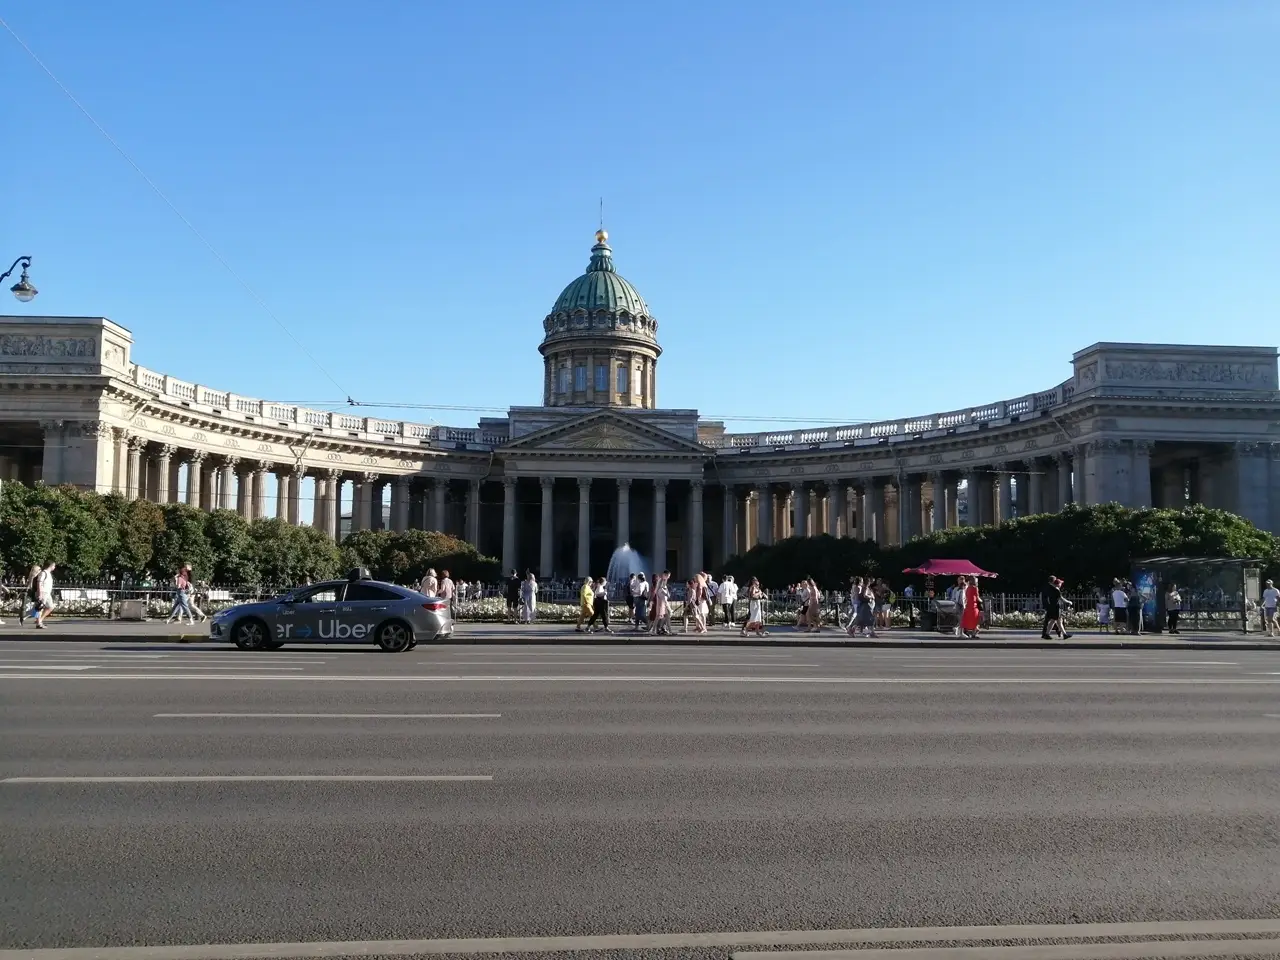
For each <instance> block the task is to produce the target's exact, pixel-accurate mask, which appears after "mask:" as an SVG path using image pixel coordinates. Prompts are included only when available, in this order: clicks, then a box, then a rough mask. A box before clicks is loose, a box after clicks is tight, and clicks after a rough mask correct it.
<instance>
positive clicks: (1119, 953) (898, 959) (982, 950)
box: [730, 937, 1280, 960]
mask: <svg viewBox="0 0 1280 960" xmlns="http://www.w3.org/2000/svg"><path fill="white" fill-rule="evenodd" d="M1277 952H1280V940H1278V939H1273V938H1270V937H1268V938H1267V939H1264V940H1146V941H1136V942H1133V941H1130V942H1128V943H1055V944H1048V943H1039V944H1024V945H1022V946H1017V947H915V948H914V949H912V948H908V949H902V948H896V949H895V948H892V947H890V948H888V949H885V948H873V949H870V950H856V949H846V950H735V951H734V952H733V953H731V954H730V957H731V958H732V960H1145V958H1148V957H1151V958H1161V960H1175V958H1183V957H1237V956H1238V957H1273V956H1275V955H1276V953H1277Z"/></svg>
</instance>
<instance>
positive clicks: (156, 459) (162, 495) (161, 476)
mask: <svg viewBox="0 0 1280 960" xmlns="http://www.w3.org/2000/svg"><path fill="white" fill-rule="evenodd" d="M172 461H173V447H172V446H170V445H169V444H167V443H161V444H159V445H157V446H156V449H155V452H154V454H153V456H152V463H153V464H154V465H155V469H156V488H155V501H156V503H168V502H169V468H170V467H171V466H172V465H173V464H172Z"/></svg>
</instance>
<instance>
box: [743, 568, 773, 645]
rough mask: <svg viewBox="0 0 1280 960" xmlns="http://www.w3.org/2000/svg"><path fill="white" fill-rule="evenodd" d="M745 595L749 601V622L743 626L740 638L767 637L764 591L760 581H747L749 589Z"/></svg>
mask: <svg viewBox="0 0 1280 960" xmlns="http://www.w3.org/2000/svg"><path fill="white" fill-rule="evenodd" d="M743 595H744V596H745V598H746V601H747V621H746V623H744V624H743V625H742V632H741V633H740V634H739V636H743V637H745V636H748V635H754V636H757V637H767V636H768V635H769V633H768V631H767V630H765V628H764V591H763V590H762V589H761V588H760V581H759V580H757V579H756V578H755V577H752V578H751V579H750V580H749V581H747V589H746V590H745V591H744V594H743Z"/></svg>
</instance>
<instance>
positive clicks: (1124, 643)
mask: <svg viewBox="0 0 1280 960" xmlns="http://www.w3.org/2000/svg"><path fill="white" fill-rule="evenodd" d="M6 640H15V641H16V640H22V641H32V640H34V641H39V642H45V643H104V644H107V643H160V644H163V643H168V644H189V643H209V644H216V645H217V646H219V647H222V646H225V647H228V648H229V647H230V644H229V643H226V642H225V641H215V640H210V639H209V636H208V634H204V633H198V634H196V633H190V634H176V633H171V634H165V635H157V634H154V633H143V634H123V635H120V634H115V635H107V636H104V635H103V634H100V633H74V634H72V633H57V632H54V633H52V635H50V634H48V633H42V634H35V632H34V631H32V632H31V633H27V632H23V633H21V634H19V635H0V643H4V642H5V641H6ZM448 642H449V643H453V644H458V645H471V646H485V645H495V646H497V645H501V646H511V645H514V644H528V645H530V646H594V647H626V646H670V647H804V648H810V649H824V648H825V649H847V648H873V649H888V650H892V649H907V650H910V649H920V650H938V649H942V650H1280V643H1267V642H1265V641H1260V640H1178V641H1175V640H1146V641H1140V640H1139V641H1134V640H1103V641H1094V642H1089V641H1083V640H1073V641H1052V640H1049V641H1045V640H1039V639H1036V640H981V639H979V640H942V639H939V640H922V639H905V638H904V639H900V640H899V639H884V640H870V639H864V638H858V639H854V638H848V639H840V640H807V639H800V638H794V639H793V638H789V637H783V638H779V639H776V640H774V639H768V640H763V639H757V638H749V639H729V638H727V637H726V638H710V639H705V640H695V639H693V638H686V637H666V638H663V639H661V640H655V639H648V638H646V639H644V640H641V639H639V638H637V639H635V640H632V639H628V638H627V637H624V636H613V637H608V636H606V637H604V638H599V639H597V638H596V637H595V636H594V635H593V637H592V638H591V639H588V638H586V637H548V638H546V639H545V640H543V639H536V640H535V639H532V638H529V637H528V636H524V637H518V636H506V637H466V636H463V637H460V638H456V639H452V640H450V641H448ZM290 646H292V647H294V648H298V647H306V646H324V645H323V644H314V645H308V644H290ZM420 646H429V644H422V645H420Z"/></svg>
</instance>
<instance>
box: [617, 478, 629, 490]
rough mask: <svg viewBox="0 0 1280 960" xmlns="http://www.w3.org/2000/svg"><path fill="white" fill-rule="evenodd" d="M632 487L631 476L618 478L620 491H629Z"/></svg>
mask: <svg viewBox="0 0 1280 960" xmlns="http://www.w3.org/2000/svg"><path fill="white" fill-rule="evenodd" d="M630 489H631V478H630V477H619V478H618V492H619V493H621V492H622V491H623V490H628V491H629V490H630Z"/></svg>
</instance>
